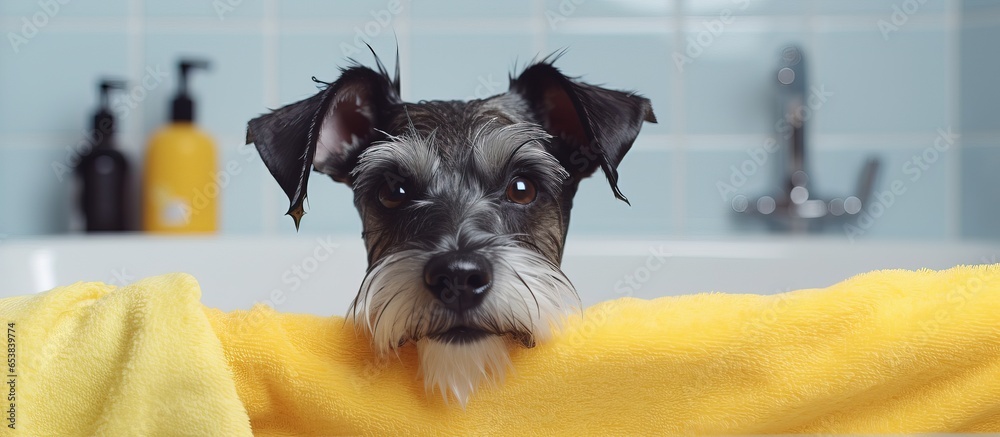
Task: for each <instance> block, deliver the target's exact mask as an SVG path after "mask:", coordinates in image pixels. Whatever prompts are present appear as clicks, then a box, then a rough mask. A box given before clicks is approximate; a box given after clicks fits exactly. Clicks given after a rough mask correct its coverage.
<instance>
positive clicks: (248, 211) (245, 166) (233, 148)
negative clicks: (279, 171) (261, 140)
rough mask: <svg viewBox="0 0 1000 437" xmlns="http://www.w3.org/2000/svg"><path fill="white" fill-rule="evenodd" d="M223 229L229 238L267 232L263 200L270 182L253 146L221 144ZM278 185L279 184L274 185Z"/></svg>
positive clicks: (220, 198)
mask: <svg viewBox="0 0 1000 437" xmlns="http://www.w3.org/2000/svg"><path fill="white" fill-rule="evenodd" d="M218 171H219V180H218V184H219V186H220V188H221V190H220V194H219V206H220V215H221V217H220V220H219V221H220V229H221V230H222V232H224V233H227V234H257V233H261V232H263V231H264V217H263V214H262V208H261V203H262V201H261V198H262V195H263V193H264V192H265V191H264V185H263V184H264V183H265V182H266V183H273V182H271V174H270V173H268V172H267V168H265V167H264V164H263V162H261V160H260V155H258V154H257V150H256V149H255V148H254V147H253V145H252V144H251V145H249V146H246V145H243V143H242V142H241V141H237V142H236V143H232V142H224V143H219V169H218ZM275 184H276V183H275Z"/></svg>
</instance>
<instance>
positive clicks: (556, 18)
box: [544, 0, 676, 27]
mask: <svg viewBox="0 0 1000 437" xmlns="http://www.w3.org/2000/svg"><path fill="white" fill-rule="evenodd" d="M675 3H676V1H674V0H627V1H615V0H545V11H544V14H545V16H546V19H547V20H548V21H549V23H550V24H554V25H555V26H556V27H558V25H559V23H561V22H564V21H565V20H572V19H573V18H574V17H666V16H669V15H672V14H673V12H674V9H675V8H676V4H675Z"/></svg>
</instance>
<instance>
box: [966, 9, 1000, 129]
mask: <svg viewBox="0 0 1000 437" xmlns="http://www.w3.org/2000/svg"><path fill="white" fill-rule="evenodd" d="M998 41H1000V24H998V25H997V26H990V27H971V28H964V29H962V35H961V46H962V48H961V62H962V66H961V69H960V70H961V76H962V80H961V85H960V86H961V94H960V95H961V105H962V111H961V114H962V130H963V131H965V132H976V131H986V132H996V131H998V130H1000V84H998V82H997V78H998V77H1000V58H998V57H997V56H993V55H990V54H991V53H995V52H996V45H997V42H998Z"/></svg>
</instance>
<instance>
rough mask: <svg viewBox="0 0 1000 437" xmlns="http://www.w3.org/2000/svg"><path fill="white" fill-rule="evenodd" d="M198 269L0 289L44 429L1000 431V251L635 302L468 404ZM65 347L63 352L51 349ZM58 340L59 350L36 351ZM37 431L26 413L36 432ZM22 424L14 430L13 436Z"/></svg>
mask: <svg viewBox="0 0 1000 437" xmlns="http://www.w3.org/2000/svg"><path fill="white" fill-rule="evenodd" d="M199 295H200V293H199V290H198V288H197V284H196V283H195V281H194V280H193V279H192V278H190V277H189V276H186V275H168V276H163V277H158V278H151V279H147V280H144V281H141V282H139V283H136V284H134V285H132V286H129V287H124V288H121V289H118V290H115V291H113V292H112V287H109V286H104V285H100V284H76V285H74V286H70V287H64V288H60V289H55V290H52V291H49V292H47V293H43V294H40V295H36V296H29V297H18V298H8V299H3V300H0V317H2V318H3V319H2V320H3V321H4V322H6V321H9V320H16V321H17V326H18V327H19V328H18V329H19V331H18V332H19V337H18V340H17V348H18V349H17V354H18V363H19V364H18V366H21V367H20V369H21V370H20V372H19V379H18V383H17V387H18V403H17V426H18V427H19V429H27V430H29V431H28V432H27V434H24V435H36V434H59V435H66V434H88V435H89V434H93V433H102V432H104V433H107V434H129V435H152V434H185V435H241V434H247V433H249V427H250V426H252V429H253V433H254V434H255V435H271V436H292V435H358V434H374V435H409V434H461V435H466V434H502V435H517V434H522V435H538V434H566V435H586V434H601V435H649V434H678V433H680V434H743V433H752V434H779V433H798V432H837V433H898V432H971V431H993V432H998V431H1000V265H994V266H976V267H956V268H953V269H950V270H946V271H941V272H933V271H928V270H924V271H917V272H910V271H898V270H897V271H880V272H872V273H868V274H865V275H860V276H857V277H854V278H851V279H849V280H847V281H844V282H842V283H839V284H837V285H834V286H831V287H828V288H826V289H810V290H800V291H794V292H789V293H784V294H779V295H771V296H756V295H728V294H699V295H691V296H681V297H666V298H660V299H655V300H639V299H629V298H624V299H618V300H615V301H610V302H606V303H603V304H599V305H596V306H593V307H591V308H589V309H587V310H586V311H585V312H584V313H583V314H582V315H578V316H573V317H571V319H570V320H569V322H568V324H567V326H566V328H565V329H564V330H563V331H562V333H560V334H559V335H558V336H557V337H556V338H555V339H554V340H553V341H551V342H549V343H545V344H540V345H538V346H537V347H535V348H533V349H518V350H515V351H514V352H513V354H512V362H513V366H514V370H513V372H511V373H510V374H509V375H508V376H507V378H506V381H504V382H503V383H502V384H500V385H498V386H496V387H482V388H481V389H480V390H478V391H477V392H476V393H475V394H473V397H472V399H471V401H470V402H469V404H468V406H466V407H465V408H464V409H463V408H461V407H460V406H458V405H457V404H454V403H452V404H450V405H449V404H445V403H444V402H443V401H442V400H441V398H440V396H438V395H431V396H428V395H427V393H425V391H424V386H423V381H422V379H421V378H420V377H419V375H418V369H417V360H416V354H415V351H413V350H412V347H405V348H403V349H402V350H401V352H400V354H399V356H398V357H396V356H392V357H391V358H388V359H385V360H380V359H378V358H376V357H375V355H374V354H373V353H372V350H371V348H370V347H369V345H368V343H367V342H366V339H364V338H361V337H359V336H358V335H357V334H356V333H355V331H354V329H353V328H352V327H351V326H350V325H348V324H346V323H345V321H344V319H342V318H339V317H317V316H308V315H297V314H283V313H279V312H275V311H274V310H272V309H270V308H268V307H265V306H257V307H255V308H253V309H252V310H249V311H234V312H229V313H225V312H221V311H219V310H216V309H208V308H202V307H200V306H199V305H198V303H197V301H198V298H199ZM46 351H47V352H46ZM35 354H41V358H38V357H36V358H31V357H32V355H35ZM22 427H23V428H22ZM8 431H9V430H8Z"/></svg>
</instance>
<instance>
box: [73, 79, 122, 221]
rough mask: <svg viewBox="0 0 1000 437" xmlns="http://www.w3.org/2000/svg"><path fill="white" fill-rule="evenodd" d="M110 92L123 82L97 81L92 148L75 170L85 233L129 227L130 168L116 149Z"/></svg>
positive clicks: (119, 86) (120, 87)
mask: <svg viewBox="0 0 1000 437" xmlns="http://www.w3.org/2000/svg"><path fill="white" fill-rule="evenodd" d="M112 89H125V82H124V81H119V80H110V79H104V80H102V81H101V82H100V87H99V90H100V100H101V102H100V107H99V108H98V109H97V112H96V113H95V114H94V123H93V126H92V129H93V130H92V132H91V138H92V144H91V148H90V151H89V152H88V153H87V154H85V155H84V156H82V157H81V159H80V163H79V164H78V165H77V167H76V174H77V177H78V179H79V182H80V185H81V189H80V191H79V193H80V197H79V202H80V203H79V204H80V208H81V209H82V212H83V218H84V222H85V226H86V230H87V232H115V231H126V230H128V226H129V224H128V223H129V222H128V217H129V214H128V201H127V195H128V190H127V186H128V178H129V166H128V161H126V159H125V155H122V153H121V152H119V151H117V150H115V137H114V135H115V116H114V114H112V113H111V105H110V98H109V94H110V92H111V90H112Z"/></svg>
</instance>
